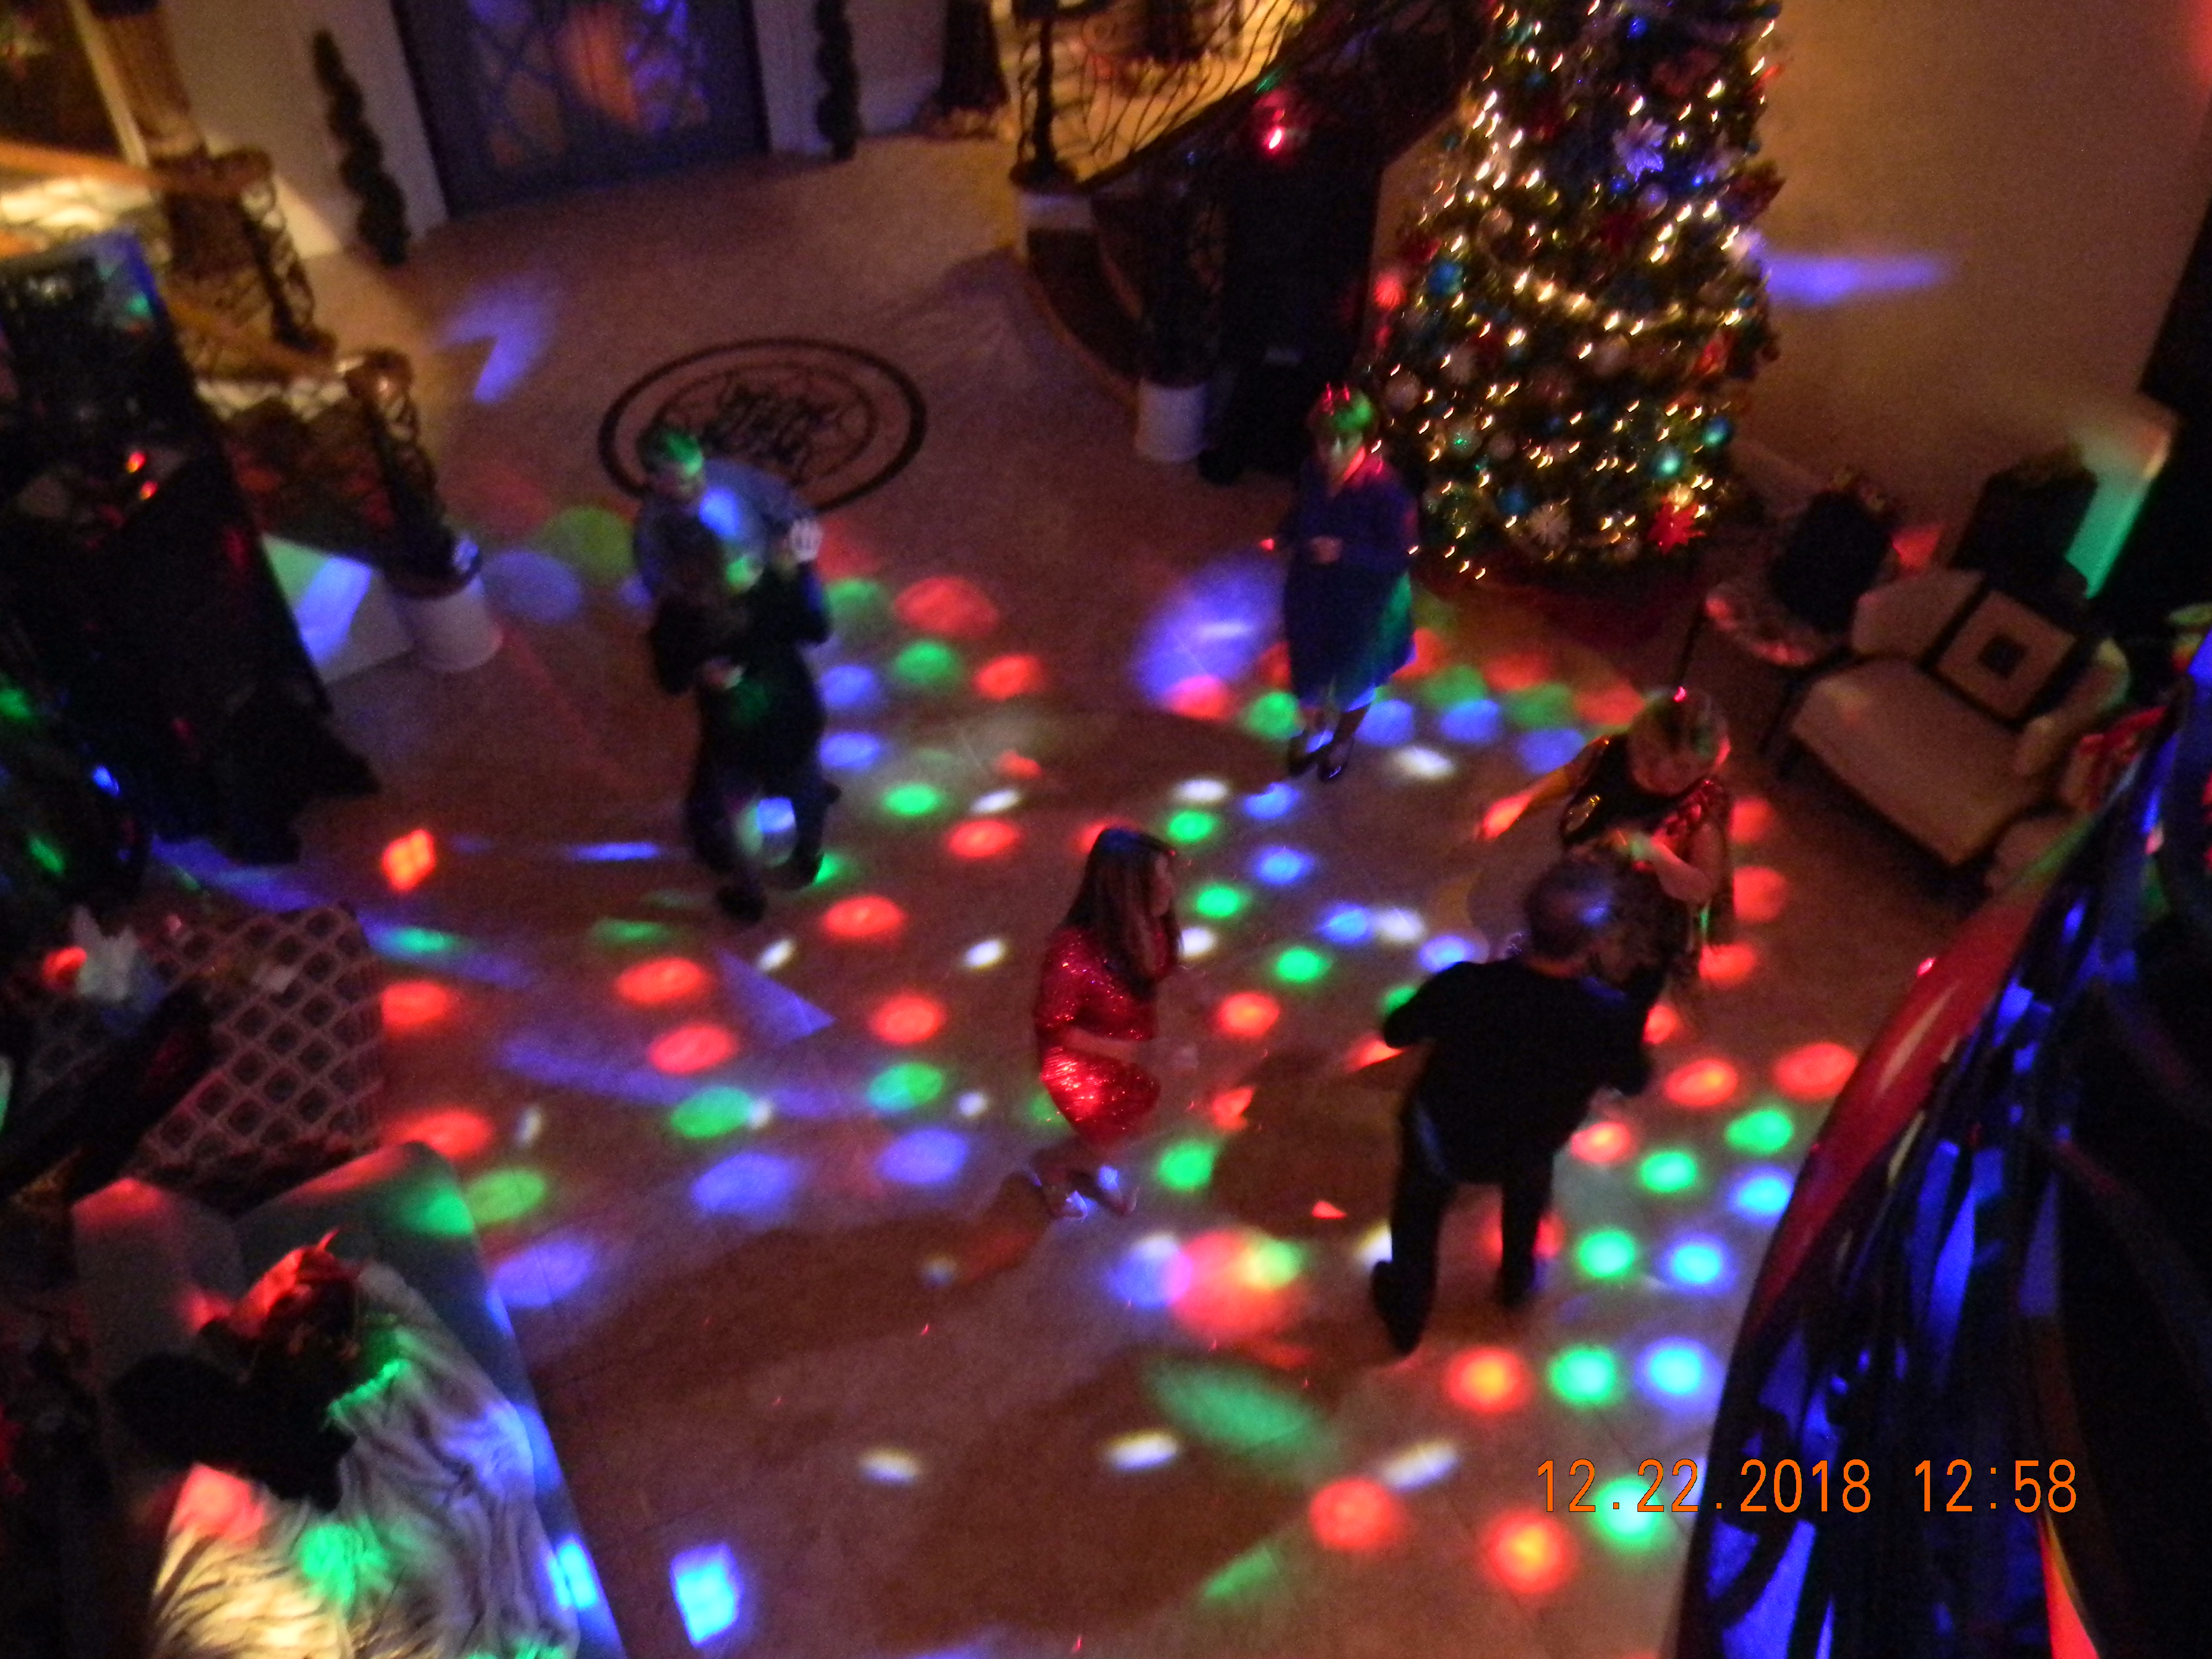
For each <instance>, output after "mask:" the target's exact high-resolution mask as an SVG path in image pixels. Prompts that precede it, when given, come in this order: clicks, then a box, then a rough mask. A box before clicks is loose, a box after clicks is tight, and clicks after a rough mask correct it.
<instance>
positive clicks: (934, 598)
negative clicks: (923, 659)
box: [891, 576, 999, 640]
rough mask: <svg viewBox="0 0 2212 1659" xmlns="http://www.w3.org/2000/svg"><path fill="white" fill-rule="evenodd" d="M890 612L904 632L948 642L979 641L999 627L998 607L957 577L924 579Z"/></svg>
mask: <svg viewBox="0 0 2212 1659" xmlns="http://www.w3.org/2000/svg"><path fill="white" fill-rule="evenodd" d="M891 609H892V611H894V612H896V614H897V617H898V619H899V620H900V621H901V622H902V623H905V624H906V625H907V626H908V628H912V629H919V630H921V632H922V633H924V634H941V635H945V637H946V638H948V639H955V640H975V639H981V637H982V636H983V635H986V634H987V633H989V632H990V631H991V630H992V629H994V628H996V627H997V626H998V625H999V607H998V606H997V605H994V604H992V603H991V601H990V599H989V597H988V596H987V595H986V594H985V593H984V592H983V590H982V589H981V588H980V587H978V586H975V583H973V582H970V581H963V580H962V579H961V578H959V577H957V576H928V577H925V578H923V580H921V581H918V582H916V583H915V585H914V586H911V587H909V588H908V589H907V590H906V592H903V593H901V594H900V595H899V596H898V598H897V599H896V601H894V602H893V604H892V605H891Z"/></svg>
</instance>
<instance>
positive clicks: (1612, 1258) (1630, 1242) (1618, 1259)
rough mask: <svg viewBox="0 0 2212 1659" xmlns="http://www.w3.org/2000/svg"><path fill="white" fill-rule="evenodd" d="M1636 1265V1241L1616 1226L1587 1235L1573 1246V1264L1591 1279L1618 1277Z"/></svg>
mask: <svg viewBox="0 0 2212 1659" xmlns="http://www.w3.org/2000/svg"><path fill="white" fill-rule="evenodd" d="M1635 1265H1636V1241H1635V1240H1634V1239H1633V1238H1632V1237H1629V1236H1628V1235H1627V1234H1626V1233H1625V1232H1622V1231H1620V1229H1618V1228H1607V1229H1606V1230H1605V1231H1602V1232H1595V1233H1591V1234H1589V1235H1588V1236H1587V1237H1584V1238H1583V1242H1582V1243H1579V1244H1577V1245H1576V1246H1575V1266H1577V1267H1579V1268H1581V1269H1582V1270H1583V1273H1586V1274H1588V1275H1589V1277H1590V1278H1592V1279H1618V1278H1620V1276H1621V1275H1622V1274H1623V1273H1626V1272H1627V1271H1628V1270H1629V1269H1630V1268H1631V1267H1634V1266H1635Z"/></svg>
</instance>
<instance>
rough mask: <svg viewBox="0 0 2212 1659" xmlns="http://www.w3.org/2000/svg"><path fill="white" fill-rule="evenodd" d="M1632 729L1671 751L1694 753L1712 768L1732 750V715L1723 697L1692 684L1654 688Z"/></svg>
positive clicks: (1636, 735) (1633, 733)
mask: <svg viewBox="0 0 2212 1659" xmlns="http://www.w3.org/2000/svg"><path fill="white" fill-rule="evenodd" d="M1628 733H1629V736H1630V737H1632V738H1641V739H1642V740H1643V741H1644V742H1645V743H1648V744H1653V745H1654V746H1656V747H1657V748H1659V749H1661V750H1664V751H1665V752H1666V753H1668V754H1669V755H1680V756H1684V757H1692V756H1694V757H1696V758H1697V759H1698V760H1699V762H1701V763H1703V764H1704V765H1705V768H1706V769H1707V770H1709V771H1710V770H1711V769H1712V768H1714V767H1716V766H1718V765H1719V764H1720V763H1721V761H1722V760H1723V758H1724V757H1726V756H1727V754H1728V748H1729V729H1728V715H1727V714H1725V713H1724V712H1723V710H1722V708H1721V705H1720V702H1719V699H1717V698H1716V697H1715V696H1713V695H1712V693H1711V692H1710V691H1699V690H1696V689H1694V688H1693V687H1691V686H1686V685H1678V686H1676V687H1675V688H1674V690H1672V691H1658V692H1654V693H1653V694H1652V695H1651V696H1650V697H1648V698H1647V699H1645V701H1644V707H1643V708H1639V709H1638V710H1637V711H1636V718H1635V719H1634V720H1631V721H1629V723H1628Z"/></svg>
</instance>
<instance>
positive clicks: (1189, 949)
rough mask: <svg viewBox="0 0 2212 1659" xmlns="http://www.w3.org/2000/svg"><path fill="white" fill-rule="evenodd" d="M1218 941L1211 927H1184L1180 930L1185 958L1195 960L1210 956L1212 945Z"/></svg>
mask: <svg viewBox="0 0 2212 1659" xmlns="http://www.w3.org/2000/svg"><path fill="white" fill-rule="evenodd" d="M1220 943H1221V941H1220V939H1218V938H1217V937H1216V936H1215V934H1214V932H1213V929H1212V928H1211V927H1186V928H1184V929H1183V930H1182V953H1183V955H1184V957H1186V958H1188V959H1191V960H1195V959H1196V958H1198V957H1203V956H1210V955H1212V952H1213V947H1214V946H1215V945H1218V944H1220Z"/></svg>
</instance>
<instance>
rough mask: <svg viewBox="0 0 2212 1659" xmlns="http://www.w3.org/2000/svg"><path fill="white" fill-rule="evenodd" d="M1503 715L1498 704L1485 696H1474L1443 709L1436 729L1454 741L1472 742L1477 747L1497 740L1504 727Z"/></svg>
mask: <svg viewBox="0 0 2212 1659" xmlns="http://www.w3.org/2000/svg"><path fill="white" fill-rule="evenodd" d="M1504 724H1505V717H1504V715H1503V714H1499V713H1498V705H1497V704H1496V703H1494V702H1491V700H1490V699H1489V698H1487V697H1476V698H1474V699H1473V700H1472V701H1470V702H1463V703H1460V704H1458V705H1457V706H1456V707H1455V708H1448V709H1446V710H1445V711H1444V714H1443V719H1441V720H1438V721H1437V730H1438V731H1439V732H1443V734H1444V736H1446V737H1448V738H1450V739H1451V740H1452V741H1453V742H1454V743H1465V744H1474V746H1475V747H1477V748H1482V747H1485V746H1486V745H1488V744H1493V743H1495V742H1497V741H1498V732H1500V731H1502V730H1503V729H1504Z"/></svg>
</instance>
